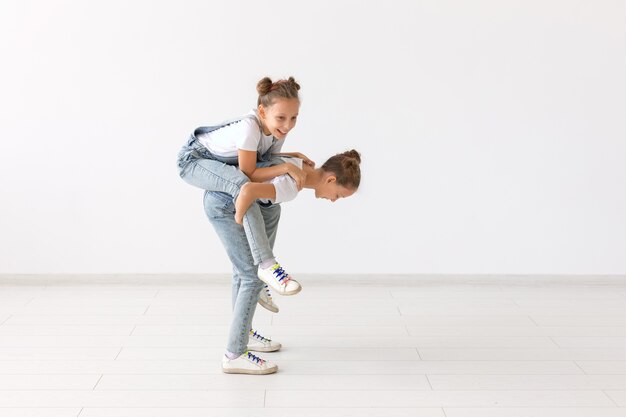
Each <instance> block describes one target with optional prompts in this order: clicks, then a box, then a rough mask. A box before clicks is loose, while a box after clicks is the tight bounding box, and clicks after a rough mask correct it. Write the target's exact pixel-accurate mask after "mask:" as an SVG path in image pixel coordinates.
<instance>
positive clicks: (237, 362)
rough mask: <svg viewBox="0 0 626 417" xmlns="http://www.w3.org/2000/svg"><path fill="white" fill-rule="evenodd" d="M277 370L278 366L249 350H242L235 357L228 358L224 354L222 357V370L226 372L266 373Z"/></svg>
mask: <svg viewBox="0 0 626 417" xmlns="http://www.w3.org/2000/svg"><path fill="white" fill-rule="evenodd" d="M277 370H278V366H276V365H275V364H273V363H272V362H269V361H265V360H263V359H261V358H259V357H258V356H256V355H254V354H253V353H250V352H244V354H243V355H241V356H240V357H238V358H236V359H228V356H226V355H224V357H223V358H222V371H223V372H224V373H227V374H250V375H266V374H273V373H274V372H276V371H277Z"/></svg>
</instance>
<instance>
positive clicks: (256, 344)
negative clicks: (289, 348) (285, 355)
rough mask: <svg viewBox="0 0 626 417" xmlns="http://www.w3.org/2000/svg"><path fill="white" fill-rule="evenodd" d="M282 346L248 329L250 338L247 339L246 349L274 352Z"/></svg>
mask: <svg viewBox="0 0 626 417" xmlns="http://www.w3.org/2000/svg"><path fill="white" fill-rule="evenodd" d="M281 347H282V345H281V344H280V343H278V342H274V341H272V339H267V338H265V337H263V336H261V335H260V334H258V333H257V332H256V331H254V330H252V329H250V338H249V339H248V350H253V351H255V352H276V351H277V350H279V349H280V348H281Z"/></svg>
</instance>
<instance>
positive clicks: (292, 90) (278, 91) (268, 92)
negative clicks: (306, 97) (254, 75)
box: [256, 77, 300, 107]
mask: <svg viewBox="0 0 626 417" xmlns="http://www.w3.org/2000/svg"><path fill="white" fill-rule="evenodd" d="M299 89H300V84H298V83H297V82H296V80H294V78H293V77H289V78H288V79H286V80H278V81H276V82H275V83H274V82H272V80H271V79H270V78H269V77H265V78H263V79H262V80H261V81H259V82H258V83H257V84H256V91H257V92H258V93H259V99H258V100H257V106H258V105H260V104H262V105H263V107H269V106H271V105H272V104H274V101H275V100H276V99H277V98H299V97H298V90H299Z"/></svg>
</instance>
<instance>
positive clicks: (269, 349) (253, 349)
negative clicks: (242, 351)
mask: <svg viewBox="0 0 626 417" xmlns="http://www.w3.org/2000/svg"><path fill="white" fill-rule="evenodd" d="M281 347H283V345H281V344H278V345H277V346H270V347H262V348H258V349H255V348H254V347H252V346H248V347H247V349H248V350H249V351H252V352H276V351H279V350H280V348H281Z"/></svg>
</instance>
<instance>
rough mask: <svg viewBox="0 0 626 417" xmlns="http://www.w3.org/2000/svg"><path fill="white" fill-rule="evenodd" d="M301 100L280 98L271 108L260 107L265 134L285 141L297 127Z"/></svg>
mask: <svg viewBox="0 0 626 417" xmlns="http://www.w3.org/2000/svg"><path fill="white" fill-rule="evenodd" d="M299 110H300V100H298V99H297V98H278V99H276V100H275V101H274V103H272V105H271V106H269V107H265V106H263V105H262V104H260V105H259V117H260V119H261V122H262V123H263V133H264V134H266V135H270V134H271V135H274V136H275V137H276V138H277V139H284V138H285V137H286V136H287V133H289V131H290V130H291V129H293V128H294V127H295V126H296V121H297V120H298V111H299Z"/></svg>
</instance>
